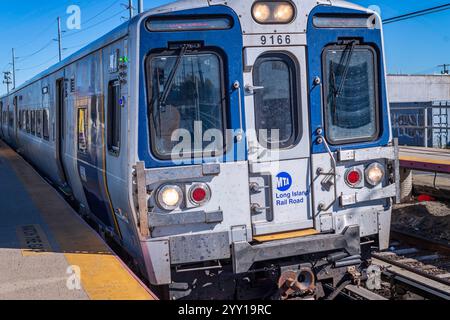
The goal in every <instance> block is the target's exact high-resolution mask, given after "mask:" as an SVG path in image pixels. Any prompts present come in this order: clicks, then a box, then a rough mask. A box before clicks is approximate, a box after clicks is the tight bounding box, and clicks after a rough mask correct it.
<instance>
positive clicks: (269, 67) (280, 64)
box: [253, 53, 300, 149]
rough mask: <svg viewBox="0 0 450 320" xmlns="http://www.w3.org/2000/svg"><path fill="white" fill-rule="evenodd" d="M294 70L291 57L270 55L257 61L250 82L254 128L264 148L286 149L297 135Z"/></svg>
mask: <svg viewBox="0 0 450 320" xmlns="http://www.w3.org/2000/svg"><path fill="white" fill-rule="evenodd" d="M296 78H297V67H296V63H295V62H294V61H293V60H292V59H291V57H290V56H288V55H286V54H283V53H269V54H265V55H263V56H261V57H259V58H258V60H257V61H256V63H255V66H254V72H253V83H254V85H255V86H256V87H262V89H261V90H256V91H255V121H256V123H255V125H256V130H257V132H258V137H259V143H261V144H262V145H263V146H265V147H267V148H273V149H278V148H281V149H282V148H289V147H291V146H293V145H294V144H295V143H296V140H297V138H298V133H299V132H300V130H299V128H298V126H299V121H298V98H297V92H298V90H297V82H296Z"/></svg>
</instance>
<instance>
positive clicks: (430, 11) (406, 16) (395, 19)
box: [383, 3, 450, 24]
mask: <svg viewBox="0 0 450 320" xmlns="http://www.w3.org/2000/svg"><path fill="white" fill-rule="evenodd" d="M449 9H450V3H447V4H443V5H440V6H436V7H432V8H428V9H423V10H419V11H415V12H410V13H406V14H402V15H399V16H396V17H392V18H388V19H385V20H383V24H390V23H394V22H400V21H404V20H409V19H413V18H418V17H421V16H425V15H428V14H433V13H438V12H441V11H445V10H449Z"/></svg>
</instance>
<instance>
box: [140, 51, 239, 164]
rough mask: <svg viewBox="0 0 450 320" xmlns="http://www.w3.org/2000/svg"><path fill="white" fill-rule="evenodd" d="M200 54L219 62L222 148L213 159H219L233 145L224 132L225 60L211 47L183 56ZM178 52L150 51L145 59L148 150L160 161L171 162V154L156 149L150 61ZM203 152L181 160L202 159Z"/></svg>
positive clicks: (189, 52)
mask: <svg viewBox="0 0 450 320" xmlns="http://www.w3.org/2000/svg"><path fill="white" fill-rule="evenodd" d="M202 54H212V55H214V56H215V57H217V59H218V61H219V78H220V81H221V83H220V94H221V97H222V99H221V101H222V103H221V107H222V110H221V115H222V128H220V129H219V130H220V131H221V132H222V136H223V142H222V143H223V148H222V149H221V150H220V152H219V151H218V152H215V153H214V157H221V156H223V155H225V154H226V152H227V151H228V150H229V149H231V148H232V147H233V144H228V143H227V142H229V141H228V139H227V138H226V130H227V129H228V128H229V122H228V121H229V119H228V116H227V115H228V110H229V106H230V103H229V97H228V96H227V94H226V88H225V86H226V81H227V78H226V74H225V70H226V69H225V63H226V62H225V59H224V54H223V52H222V51H221V50H220V49H218V48H211V47H203V48H201V49H194V50H189V51H188V52H186V54H185V56H189V55H194V56H195V55H202ZM178 55H179V50H172V49H157V50H154V51H152V52H151V53H150V54H149V55H148V56H147V58H146V59H145V73H146V82H147V85H146V89H147V92H148V94H147V115H148V123H149V124H148V125H149V127H150V150H151V153H152V155H153V156H154V157H155V158H156V159H158V160H162V161H168V160H171V159H172V157H173V155H174V154H173V153H171V154H161V153H159V152H158V150H157V148H156V136H157V134H156V129H155V126H154V123H153V121H152V119H153V108H152V104H151V103H152V99H153V96H152V92H153V90H152V88H153V77H152V76H151V74H152V73H151V67H152V60H153V59H154V58H156V57H160V56H174V57H176V56H178ZM203 133H204V132H203ZM204 152H205V150H202V152H190V153H189V154H183V159H201V158H203V157H204Z"/></svg>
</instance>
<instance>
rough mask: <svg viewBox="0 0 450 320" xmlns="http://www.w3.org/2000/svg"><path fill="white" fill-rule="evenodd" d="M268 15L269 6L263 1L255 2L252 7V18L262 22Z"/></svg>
mask: <svg viewBox="0 0 450 320" xmlns="http://www.w3.org/2000/svg"><path fill="white" fill-rule="evenodd" d="M269 17H270V8H269V6H268V5H267V4H264V3H256V4H255V6H254V7H253V18H255V20H256V21H257V22H261V23H264V22H266V21H267V20H268V19H269Z"/></svg>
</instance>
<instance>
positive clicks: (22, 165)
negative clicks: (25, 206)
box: [0, 142, 157, 300]
mask: <svg viewBox="0 0 450 320" xmlns="http://www.w3.org/2000/svg"><path fill="white" fill-rule="evenodd" d="M0 146H1V148H0V152H1V154H2V156H3V155H5V158H8V159H10V161H9V162H10V165H11V167H12V168H13V169H14V171H15V173H16V175H17V176H18V177H19V179H20V180H21V181H22V183H23V185H24V186H25V188H26V190H27V192H28V194H29V195H30V197H31V199H32V201H33V203H34V204H35V206H36V207H37V209H38V210H39V212H40V214H41V216H42V218H43V219H44V221H45V222H46V224H47V226H48V227H49V229H50V230H51V232H52V235H53V238H54V239H55V240H56V242H57V243H58V245H59V247H60V249H61V251H62V252H63V253H64V256H65V258H66V259H67V262H68V263H69V265H72V266H77V267H79V269H80V271H81V274H80V276H81V284H82V287H83V289H84V290H85V292H86V294H87V295H88V296H89V298H90V299H92V300H154V299H157V298H156V297H155V296H154V295H153V294H152V293H151V292H150V291H149V290H148V289H147V288H146V287H145V286H144V285H143V284H142V282H140V281H139V280H138V279H137V278H136V277H135V276H134V274H133V273H132V272H131V271H130V270H129V269H128V268H127V267H126V266H125V265H124V264H123V263H122V262H121V261H120V259H119V258H118V257H117V256H116V255H115V254H114V253H113V252H112V251H111V249H110V248H109V247H108V246H107V245H105V243H104V242H103V240H102V239H101V238H100V237H99V236H98V235H97V234H96V233H95V231H93V230H92V229H91V228H90V227H89V226H88V225H87V224H86V223H85V222H84V221H83V220H82V219H81V218H80V217H79V216H77V214H76V213H75V212H73V210H72V208H70V207H69V205H68V204H67V203H66V202H65V201H64V200H63V199H62V198H61V197H60V196H59V195H58V194H57V193H56V192H55V190H53V189H52V188H51V187H50V186H49V185H48V184H47V183H46V182H45V181H44V180H43V179H42V178H41V177H40V176H39V175H38V174H37V173H36V172H35V171H34V170H33V169H32V168H31V167H30V166H29V165H28V164H27V163H26V162H25V161H24V160H23V159H21V158H20V157H18V156H17V154H15V153H14V152H13V151H12V150H11V149H9V148H7V147H6V146H5V145H4V144H3V143H2V142H0ZM43 195H45V196H43Z"/></svg>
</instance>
